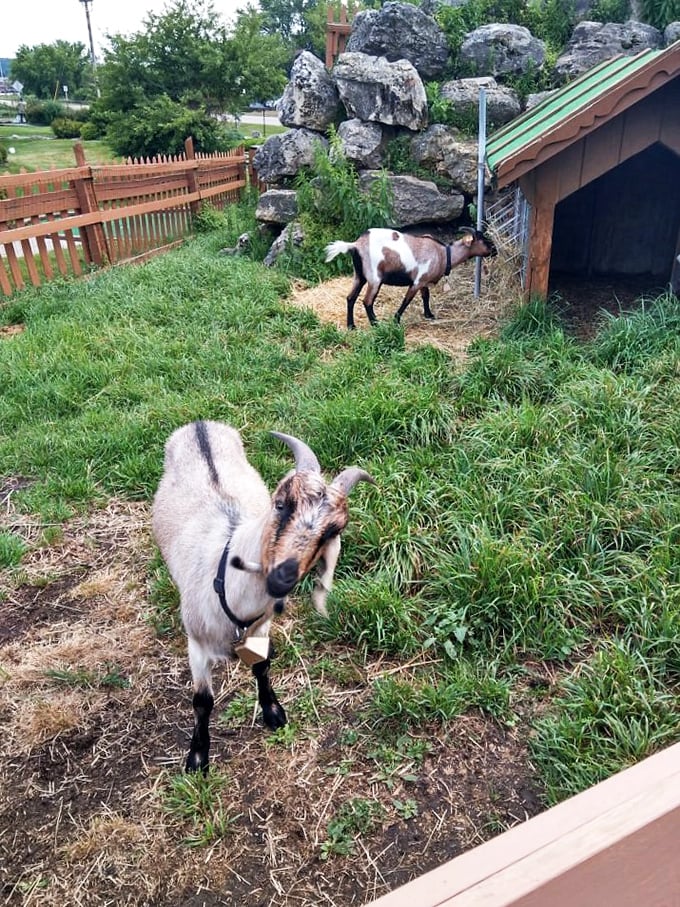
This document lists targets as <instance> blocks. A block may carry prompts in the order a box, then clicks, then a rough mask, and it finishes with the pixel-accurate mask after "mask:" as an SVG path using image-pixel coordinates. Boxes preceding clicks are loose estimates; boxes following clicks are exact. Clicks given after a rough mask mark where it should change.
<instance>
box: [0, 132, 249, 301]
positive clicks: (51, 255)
mask: <svg viewBox="0 0 680 907" xmlns="http://www.w3.org/2000/svg"><path fill="white" fill-rule="evenodd" d="M75 153H76V163H77V166H76V167H72V168H69V169H62V170H46V171H42V172H39V173H21V174H17V175H11V176H0V294H4V295H5V296H10V295H12V293H14V292H15V291H16V290H20V289H23V288H24V287H25V286H26V285H27V284H32V285H33V286H36V287H37V286H40V285H41V284H42V283H44V282H45V281H49V280H52V279H53V278H54V277H55V276H57V277H58V276H62V277H67V276H71V275H75V276H79V275H81V274H82V273H83V272H84V271H87V270H89V269H91V268H93V267H102V266H104V265H107V264H114V263H117V262H121V261H129V260H132V259H135V258H139V257H140V256H148V255H151V254H155V253H156V252H159V251H162V250H165V249H168V248H170V247H172V246H173V245H175V244H177V243H178V242H181V241H182V239H183V238H184V237H185V236H186V235H187V233H188V232H189V231H190V230H191V224H192V217H193V216H194V215H195V214H196V213H197V212H198V210H199V209H200V205H201V203H202V202H206V201H208V202H210V203H211V204H213V205H214V206H215V207H218V208H221V207H223V206H224V205H226V204H231V203H232V202H234V201H237V200H238V198H239V197H240V194H241V192H242V191H243V189H244V187H245V186H247V185H248V184H249V183H251V182H252V181H253V172H252V167H251V163H250V158H249V156H248V154H247V153H246V152H245V151H244V149H243V148H237V149H235V150H233V151H228V152H218V153H216V154H211V155H202V154H195V153H194V150H193V143H192V142H191V140H190V139H188V140H187V142H186V145H185V153H184V154H183V155H178V156H176V157H168V158H161V159H152V160H150V161H149V160H147V161H138V160H130V161H128V162H127V163H125V164H107V165H104V166H89V165H88V164H87V163H86V161H85V156H84V153H83V149H82V145H80V144H76V146H75Z"/></svg>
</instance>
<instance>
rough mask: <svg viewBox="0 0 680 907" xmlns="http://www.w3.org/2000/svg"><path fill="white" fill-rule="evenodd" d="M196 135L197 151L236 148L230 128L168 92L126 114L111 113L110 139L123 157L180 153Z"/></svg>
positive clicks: (115, 150) (108, 129)
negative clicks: (174, 98) (169, 96)
mask: <svg viewBox="0 0 680 907" xmlns="http://www.w3.org/2000/svg"><path fill="white" fill-rule="evenodd" d="M187 136H192V137H193V140H194V148H195V149H196V151H204V152H208V153H210V152H212V151H225V150H227V149H228V148H233V147H234V146H235V144H237V143H235V142H234V141H233V139H232V140H230V137H229V135H228V134H227V131H226V129H225V128H224V127H223V126H222V125H221V124H220V123H219V122H218V121H217V120H215V119H214V118H213V117H211V116H209V115H208V114H207V113H205V112H204V111H202V110H189V109H188V108H186V107H184V106H183V105H182V104H178V103H176V102H175V101H172V100H171V99H170V98H168V97H167V96H166V95H163V96H161V97H158V98H155V99H154V100H153V101H150V102H149V103H148V104H144V105H141V106H139V107H135V108H133V109H132V110H128V111H126V112H125V113H115V114H113V115H112V116H111V120H110V122H109V125H108V128H107V131H106V140H107V142H108V143H109V145H110V146H111V148H112V149H113V151H114V152H115V153H116V154H120V155H122V156H123V157H150V156H153V155H156V154H180V153H181V152H182V151H184V140H185V139H186V138H187Z"/></svg>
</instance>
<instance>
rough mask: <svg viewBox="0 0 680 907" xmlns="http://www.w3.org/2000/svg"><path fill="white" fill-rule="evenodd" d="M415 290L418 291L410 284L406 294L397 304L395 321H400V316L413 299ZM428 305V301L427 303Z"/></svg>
mask: <svg viewBox="0 0 680 907" xmlns="http://www.w3.org/2000/svg"><path fill="white" fill-rule="evenodd" d="M417 292H418V290H417V288H416V287H414V286H410V287H409V288H408V291H407V293H406V296H404V301H403V302H402V304H401V305H400V306H399V309H398V311H397V314H396V315H395V316H394V320H395V321H401V316H402V315H403V314H404V312H405V311H406V309H407V308H408V307H409V305H410V304H411V300H412V299H413V297H414V296H415V295H416V293H417ZM428 307H429V303H428Z"/></svg>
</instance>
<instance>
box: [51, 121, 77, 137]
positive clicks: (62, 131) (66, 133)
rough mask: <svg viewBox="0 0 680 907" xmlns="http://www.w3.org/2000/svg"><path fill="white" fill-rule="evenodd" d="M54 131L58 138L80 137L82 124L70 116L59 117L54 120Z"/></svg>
mask: <svg viewBox="0 0 680 907" xmlns="http://www.w3.org/2000/svg"><path fill="white" fill-rule="evenodd" d="M51 125H52V132H53V133H54V134H55V136H56V137H57V138H58V139H77V138H80V130H81V128H82V127H81V124H80V123H78V122H77V120H72V119H70V118H69V117H57V118H56V119H54V120H52V124H51Z"/></svg>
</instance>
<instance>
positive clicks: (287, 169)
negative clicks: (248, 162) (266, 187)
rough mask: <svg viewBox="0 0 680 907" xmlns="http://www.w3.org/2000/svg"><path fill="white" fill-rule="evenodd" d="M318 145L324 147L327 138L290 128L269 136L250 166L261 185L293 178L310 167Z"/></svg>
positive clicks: (305, 130)
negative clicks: (301, 169)
mask: <svg viewBox="0 0 680 907" xmlns="http://www.w3.org/2000/svg"><path fill="white" fill-rule="evenodd" d="M319 142H320V143H321V144H322V145H323V147H324V148H327V147H328V139H326V137H325V136H323V135H322V134H321V133H320V132H313V131H312V130H311V129H290V130H289V131H288V132H282V133H281V134H280V135H273V136H271V137H270V138H268V139H267V141H266V142H265V143H264V144H263V145H261V146H260V147H259V148H258V149H257V151H256V152H255V156H254V158H253V167H254V168H255V170H256V171H257V175H258V176H259V178H260V179H261V180H262V181H263V182H265V183H278V182H281V181H282V180H285V179H286V178H287V177H292V176H295V174H296V173H297V172H298V170H300V168H301V167H311V165H312V164H313V163H314V149H315V147H316V145H317V143H319Z"/></svg>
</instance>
